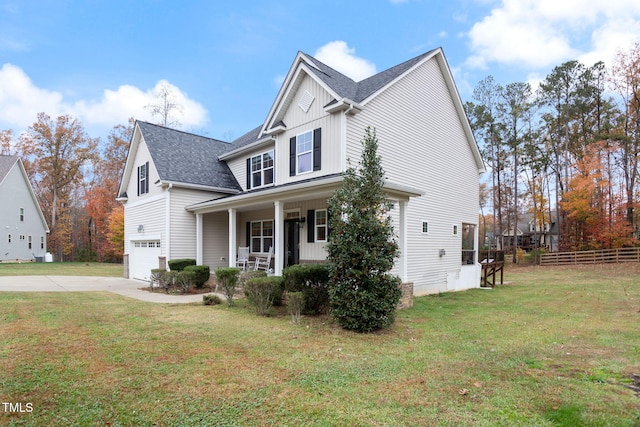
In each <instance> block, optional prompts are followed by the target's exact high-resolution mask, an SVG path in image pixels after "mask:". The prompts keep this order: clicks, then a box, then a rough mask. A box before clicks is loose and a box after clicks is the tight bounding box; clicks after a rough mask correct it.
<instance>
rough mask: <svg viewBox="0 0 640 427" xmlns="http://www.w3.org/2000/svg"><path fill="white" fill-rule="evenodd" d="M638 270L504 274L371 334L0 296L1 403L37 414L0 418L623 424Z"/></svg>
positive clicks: (326, 324)
mask: <svg viewBox="0 0 640 427" xmlns="http://www.w3.org/2000/svg"><path fill="white" fill-rule="evenodd" d="M0 268H1V266H0ZM638 273H640V268H639V267H638V266H636V265H633V266H620V265H618V266H610V267H609V266H605V267H582V268H574V269H567V268H553V269H546V270H542V269H539V268H535V269H534V268H528V269H511V270H508V271H507V272H506V275H505V279H506V280H507V281H509V282H510V283H511V284H510V285H505V286H501V287H498V288H496V289H494V290H473V291H468V292H459V293H450V294H441V295H433V296H428V297H422V298H417V299H416V300H415V306H414V307H413V308H411V309H408V310H403V311H401V312H399V313H398V319H397V321H396V323H395V325H394V326H393V327H392V328H391V329H390V330H388V331H385V332H382V333H376V334H357V333H351V332H345V331H343V330H342V329H340V328H339V327H338V326H336V325H335V324H334V323H333V322H332V321H331V319H330V318H328V317H324V318H312V317H303V318H302V323H301V325H293V324H292V323H291V321H290V318H289V317H288V316H286V315H284V314H282V315H278V316H273V317H269V318H264V317H257V316H255V315H254V314H253V313H254V311H253V310H250V309H248V308H247V307H246V305H245V304H246V301H238V304H237V305H236V306H235V307H232V308H227V307H226V305H218V306H203V305H199V304H198V305H158V304H151V303H144V302H139V301H134V300H131V299H127V298H125V297H121V296H118V295H113V294H109V293H94V292H92V293H48V294H45V293H2V294H0V299H1V300H2V303H1V304H0V319H2V321H1V323H0V340H1V341H2V345H1V346H0V381H1V383H0V385H1V387H0V390H1V392H0V393H1V394H0V397H1V399H2V401H3V402H14V403H16V404H17V403H21V404H22V408H25V407H26V406H25V405H26V404H27V403H29V404H31V408H32V410H31V411H24V412H15V411H14V412H11V411H9V412H7V411H6V410H5V411H4V413H3V412H2V411H1V410H0V424H2V425H6V424H8V425H12V424H13V425H27V426H41V425H79V426H80V425H101V426H104V425H110V426H133V425H135V426H192V425H203V426H204V425H207V426H209V425H211V426H214V425H215V426H221V425H227V426H235V425H238V426H239V425H248V426H255V425H259V426H263V425H264V426H286V425H289V426H299V425H305V426H418V425H427V426H429V425H442V426H496V425H503V426H514V425H517V426H578V425H579V426H604V425H606V426H634V425H638V424H640V416H639V412H638V408H639V407H640V397H639V396H638V395H637V394H636V393H635V392H634V391H632V390H631V389H630V388H629V387H630V386H632V385H633V381H632V380H631V377H632V374H639V373H640V333H639V332H638V320H639V317H640V313H639V310H640V280H639V278H638V277H639V276H638ZM16 408H17V407H16V406H14V409H16Z"/></svg>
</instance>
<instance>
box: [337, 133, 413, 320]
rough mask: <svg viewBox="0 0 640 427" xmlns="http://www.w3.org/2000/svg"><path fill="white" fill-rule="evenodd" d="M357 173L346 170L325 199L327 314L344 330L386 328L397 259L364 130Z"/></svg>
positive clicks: (372, 138)
mask: <svg viewBox="0 0 640 427" xmlns="http://www.w3.org/2000/svg"><path fill="white" fill-rule="evenodd" d="M361 142H362V145H363V150H362V157H361V160H360V163H359V167H358V168H353V167H351V168H349V169H348V170H347V171H346V173H345V175H344V182H343V185H342V187H341V188H340V189H338V190H337V191H336V192H335V194H334V195H333V196H332V197H331V198H330V199H329V201H328V204H329V212H330V218H329V225H330V228H331V234H330V235H329V243H328V257H327V259H328V261H329V271H330V279H329V281H330V288H329V296H330V301H331V314H332V316H333V317H334V318H335V319H336V320H337V322H338V323H339V324H340V325H341V326H342V327H343V328H345V329H349V330H354V331H358V332H370V331H374V330H378V329H382V328H385V327H388V326H390V325H391V324H392V323H393V321H394V318H395V310H396V307H397V305H398V302H399V301H400V296H401V292H400V288H399V282H400V280H399V278H397V277H394V276H391V275H389V274H388V272H389V270H391V268H392V267H393V263H394V259H395V258H396V257H397V256H398V254H399V248H398V243H397V242H396V240H395V234H394V231H393V225H392V220H391V217H390V216H389V211H390V210H391V209H392V208H393V204H392V203H391V202H390V201H389V200H388V199H387V198H386V196H385V194H384V191H383V186H384V180H385V177H384V170H383V169H382V165H381V159H380V156H379V155H378V154H377V149H378V139H377V137H376V133H375V130H372V129H371V128H367V129H366V131H365V137H364V139H363V140H362V141H361Z"/></svg>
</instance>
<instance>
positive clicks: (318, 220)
mask: <svg viewBox="0 0 640 427" xmlns="http://www.w3.org/2000/svg"><path fill="white" fill-rule="evenodd" d="M314 227H315V241H316V242H326V241H327V210H326V209H318V210H316V214H315V224H314Z"/></svg>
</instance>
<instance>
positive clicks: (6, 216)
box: [0, 161, 46, 261]
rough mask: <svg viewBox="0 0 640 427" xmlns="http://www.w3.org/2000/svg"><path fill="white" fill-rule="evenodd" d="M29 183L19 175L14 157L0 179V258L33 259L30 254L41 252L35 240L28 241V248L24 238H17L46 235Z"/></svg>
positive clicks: (20, 172) (35, 255) (40, 255)
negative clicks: (13, 162) (11, 163)
mask: <svg viewBox="0 0 640 427" xmlns="http://www.w3.org/2000/svg"><path fill="white" fill-rule="evenodd" d="M29 186H30V184H29V181H28V178H27V177H26V175H23V173H22V169H21V167H20V164H19V163H18V162H17V161H16V163H15V164H14V165H13V167H12V168H11V169H10V170H9V171H8V172H7V174H6V175H5V176H4V179H2V180H1V181H0V201H2V203H0V223H1V225H2V230H3V232H2V235H1V237H0V261H2V260H17V259H19V260H33V259H34V257H44V255H45V249H46V247H45V248H43V249H40V247H39V246H38V245H37V244H36V245H33V244H32V245H31V246H32V247H31V248H29V241H28V240H27V239H26V238H25V239H23V240H22V241H21V240H20V236H45V235H46V228H45V223H44V222H43V220H42V217H41V216H40V212H39V211H38V205H37V202H36V201H35V200H34V198H33V197H32V196H31V191H30V189H29ZM5 233H6V234H5ZM32 243H33V242H32Z"/></svg>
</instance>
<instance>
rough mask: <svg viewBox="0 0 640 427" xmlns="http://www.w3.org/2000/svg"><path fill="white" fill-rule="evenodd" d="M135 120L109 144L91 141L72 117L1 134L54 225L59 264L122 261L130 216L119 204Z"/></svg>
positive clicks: (1, 143) (2, 146)
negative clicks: (127, 220) (21, 130)
mask: <svg viewBox="0 0 640 427" xmlns="http://www.w3.org/2000/svg"><path fill="white" fill-rule="evenodd" d="M133 125H134V121H133V119H129V122H128V124H127V125H117V126H114V127H113V128H112V130H111V132H110V133H109V135H108V137H107V140H106V141H104V142H103V141H100V139H98V138H91V137H90V136H89V135H88V134H87V133H86V132H85V130H84V128H83V126H82V124H81V123H80V121H79V120H78V119H76V118H74V117H72V116H69V115H62V116H58V117H57V118H51V117H49V116H48V115H47V114H45V113H40V114H38V116H37V120H36V121H35V123H34V124H33V125H32V126H30V127H29V129H28V130H27V131H26V132H23V133H21V134H20V135H17V136H16V135H14V134H13V131H11V130H4V131H0V154H4V155H17V156H20V157H21V158H22V161H23V163H24V166H25V169H26V171H27V174H28V175H29V179H30V180H31V184H32V186H33V189H34V192H35V193H36V197H37V198H38V202H39V203H40V207H41V208H42V211H43V213H44V215H45V219H46V220H47V223H48V225H49V229H50V231H51V232H50V234H49V237H48V244H47V248H48V250H49V252H51V253H52V254H53V256H54V258H55V259H56V260H58V261H107V262H119V261H121V260H122V253H123V248H124V210H123V206H122V205H121V204H120V203H119V202H117V201H116V197H117V194H116V192H117V191H118V186H119V184H120V179H121V177H122V172H123V170H124V165H125V163H126V159H127V152H128V147H129V141H130V139H131V136H132V134H133Z"/></svg>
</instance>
